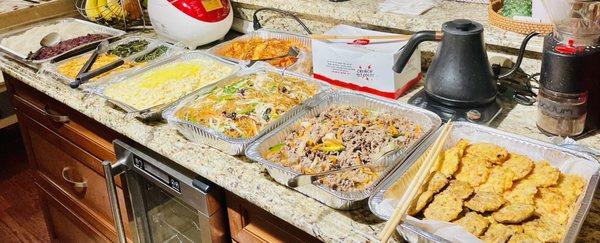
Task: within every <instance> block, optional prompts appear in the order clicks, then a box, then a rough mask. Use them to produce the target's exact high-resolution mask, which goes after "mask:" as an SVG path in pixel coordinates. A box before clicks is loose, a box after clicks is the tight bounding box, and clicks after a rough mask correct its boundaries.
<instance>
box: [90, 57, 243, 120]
mask: <svg viewBox="0 0 600 243" xmlns="http://www.w3.org/2000/svg"><path fill="white" fill-rule="evenodd" d="M204 58H206V59H213V60H216V61H219V62H222V63H223V64H225V65H230V66H233V67H234V70H233V72H232V73H231V74H230V75H229V76H226V77H224V78H223V79H226V78H227V77H230V76H231V75H234V74H235V73H237V72H238V71H239V70H240V69H241V67H240V66H239V65H236V64H235V63H232V62H229V61H227V60H223V59H221V58H218V57H215V56H212V55H210V54H206V53H205V52H202V51H192V52H184V53H181V54H179V55H175V56H172V57H169V58H166V59H163V60H161V61H158V62H155V63H153V64H150V65H147V66H144V67H142V68H139V69H136V70H135V71H132V72H129V73H127V75H121V76H119V77H118V78H116V79H112V80H109V81H108V82H104V83H101V84H98V86H94V87H90V88H88V89H85V91H87V92H90V93H93V94H96V95H99V96H101V97H103V98H105V99H106V100H107V102H108V103H109V104H110V105H113V106H116V107H118V108H120V109H122V110H124V111H126V112H127V113H128V114H129V115H131V116H133V117H136V118H138V119H140V120H143V121H154V120H160V119H161V114H162V112H163V111H164V110H165V109H166V108H167V107H168V106H169V105H171V104H173V103H177V102H178V101H179V100H181V99H184V98H185V97H186V96H187V95H190V94H193V93H195V92H197V91H199V90H202V89H209V90H210V89H212V88H213V87H214V85H216V84H217V83H218V82H219V81H220V80H216V81H215V82H213V83H212V84H208V85H206V86H204V87H201V88H199V89H198V90H195V91H192V92H190V94H187V95H185V96H183V97H180V98H179V99H178V100H176V101H173V102H168V103H163V104H160V105H157V106H154V107H151V108H147V109H143V110H139V109H136V108H133V107H131V106H130V105H128V104H125V103H123V102H121V101H118V100H114V99H112V98H110V97H108V96H106V95H105V94H104V91H105V89H106V88H107V87H108V86H109V85H111V84H114V83H119V82H124V81H126V80H128V79H130V78H133V77H135V76H137V75H140V74H142V73H145V72H148V71H151V70H153V69H156V68H158V67H160V66H163V65H168V64H170V63H172V62H176V61H183V60H191V59H204ZM223 79H221V80H223Z"/></svg>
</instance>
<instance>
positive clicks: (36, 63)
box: [0, 18, 125, 68]
mask: <svg viewBox="0 0 600 243" xmlns="http://www.w3.org/2000/svg"><path fill="white" fill-rule="evenodd" d="M65 22H79V23H82V24H85V25H89V26H91V28H92V29H94V30H95V31H96V33H103V34H109V35H111V37H108V38H105V39H101V40H97V41H94V42H90V43H86V44H84V45H81V46H79V47H76V48H73V49H71V50H69V51H66V52H64V53H61V54H59V55H56V56H54V57H51V58H47V59H42V60H27V56H26V55H25V56H23V55H22V54H19V53H17V52H16V51H15V50H12V49H10V48H8V47H6V46H3V45H0V51H2V52H3V53H5V54H7V55H8V56H10V57H12V58H13V59H15V60H17V61H19V62H22V63H24V64H26V65H28V66H31V67H34V68H39V67H40V66H41V64H42V63H44V62H47V61H50V60H52V59H55V58H57V57H61V56H63V55H67V54H69V53H71V52H74V51H77V50H79V49H82V48H84V47H86V46H90V45H95V44H98V43H100V42H101V41H103V40H110V39H114V38H118V37H120V36H122V35H124V34H125V31H122V30H118V29H114V28H111V27H108V26H104V25H99V24H95V23H92V22H89V21H85V20H81V19H76V18H58V19H53V20H48V21H43V22H39V23H36V24H33V25H28V26H25V27H23V28H18V29H15V30H12V31H9V32H6V33H3V34H1V35H0V42H1V41H2V39H4V38H7V37H10V36H14V35H19V34H22V33H24V32H25V31H27V30H29V29H31V28H33V27H37V26H43V25H50V24H58V23H65Z"/></svg>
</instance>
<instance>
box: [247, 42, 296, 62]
mask: <svg viewBox="0 0 600 243" xmlns="http://www.w3.org/2000/svg"><path fill="white" fill-rule="evenodd" d="M298 54H300V50H299V49H298V48H297V47H295V46H292V47H290V49H289V50H288V52H287V53H286V54H284V55H281V56H276V57H269V58H262V59H254V60H250V63H249V64H248V67H250V66H252V65H254V63H256V62H260V61H269V60H273V59H277V58H283V57H288V56H290V57H295V56H298Z"/></svg>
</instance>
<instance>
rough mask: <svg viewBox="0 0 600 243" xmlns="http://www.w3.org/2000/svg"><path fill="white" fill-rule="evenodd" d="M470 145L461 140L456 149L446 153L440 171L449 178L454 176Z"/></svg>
mask: <svg viewBox="0 0 600 243" xmlns="http://www.w3.org/2000/svg"><path fill="white" fill-rule="evenodd" d="M468 145H469V142H467V141H466V140H464V139H461V140H460V141H458V143H456V145H455V146H454V147H452V148H450V149H448V150H446V151H445V152H444V160H443V161H442V165H441V168H440V170H439V171H440V172H441V173H442V174H444V175H446V176H447V177H451V176H453V175H454V173H456V171H457V170H458V164H459V163H460V159H461V158H462V157H463V154H464V153H465V149H466V148H467V146H468Z"/></svg>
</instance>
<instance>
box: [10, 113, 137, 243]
mask: <svg viewBox="0 0 600 243" xmlns="http://www.w3.org/2000/svg"><path fill="white" fill-rule="evenodd" d="M18 114H19V119H20V122H21V129H22V133H23V137H24V139H25V145H26V147H27V151H28V158H29V160H30V163H31V164H33V165H34V168H35V169H36V178H35V181H36V183H38V185H40V186H41V187H43V188H44V191H45V193H47V194H49V195H51V196H52V197H53V198H54V199H55V200H56V201H58V202H60V203H61V204H62V205H67V208H68V209H69V212H71V213H73V214H75V215H76V217H77V218H78V219H79V220H80V221H83V222H85V225H88V226H89V227H92V228H93V229H94V231H96V232H100V233H101V234H103V235H104V236H105V237H108V238H109V239H113V240H115V241H116V240H117V237H116V234H117V232H116V230H115V227H114V225H113V219H112V214H111V213H110V205H109V202H108V198H107V195H108V193H107V191H106V184H105V183H106V182H105V180H104V177H102V175H100V174H98V173H97V172H96V171H94V170H93V169H91V168H89V167H88V166H87V165H88V164H91V163H97V164H99V163H101V161H100V160H98V159H97V158H96V157H94V156H92V155H90V154H89V153H87V152H86V151H83V150H82V149H81V148H79V147H78V146H76V145H75V144H73V143H71V142H70V141H68V140H66V139H64V138H63V137H61V136H60V135H58V134H56V133H54V132H52V131H51V130H50V129H48V128H46V127H45V126H43V125H41V124H39V123H37V122H36V121H34V120H33V119H32V118H31V117H29V116H28V115H24V114H22V113H18ZM79 184H82V185H79ZM117 190H118V192H117V193H118V197H119V200H120V201H121V205H125V203H124V202H125V201H124V200H125V199H124V196H123V191H122V190H121V189H120V188H118V189H117ZM46 211H47V212H46V218H47V221H56V220H58V219H56V217H57V216H53V214H52V212H54V214H56V212H58V211H57V210H54V211H52V210H51V208H46ZM122 213H123V215H124V216H125V217H127V213H126V212H125V210H124V208H123V212H122ZM61 226H62V225H56V224H50V225H49V228H50V229H51V231H52V230H54V231H57V232H59V231H61V229H60V227H61ZM126 232H127V233H129V227H126ZM128 235H130V234H128ZM80 242H86V241H80Z"/></svg>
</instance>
